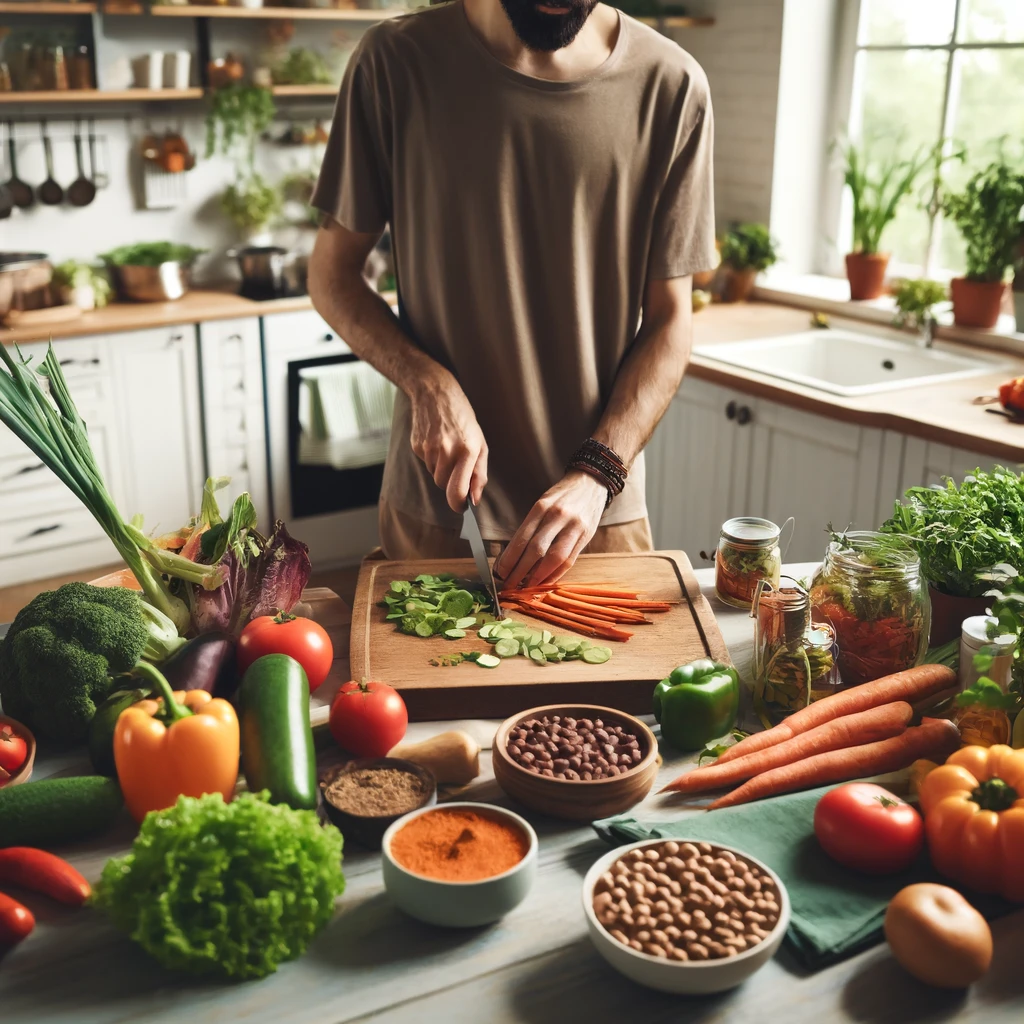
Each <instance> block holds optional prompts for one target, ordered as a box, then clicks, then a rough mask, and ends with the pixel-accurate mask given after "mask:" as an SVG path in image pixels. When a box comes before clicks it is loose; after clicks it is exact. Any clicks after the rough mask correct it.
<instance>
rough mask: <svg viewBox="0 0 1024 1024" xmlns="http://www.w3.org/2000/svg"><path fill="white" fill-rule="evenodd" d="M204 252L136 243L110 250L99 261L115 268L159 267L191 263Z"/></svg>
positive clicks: (171, 244) (172, 245)
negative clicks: (162, 264)
mask: <svg viewBox="0 0 1024 1024" xmlns="http://www.w3.org/2000/svg"><path fill="white" fill-rule="evenodd" d="M204 252H206V250H205V249H197V248H196V247H195V246H192V245H181V244H179V243H178V242H136V243H135V244H134V245H121V246H118V248H116V249H111V250H110V252H107V253H104V254H103V255H102V256H101V257H100V259H101V260H104V261H105V262H107V263H111V264H113V265H114V266H115V267H159V266H160V264H161V263H192V262H193V261H194V260H195V259H197V258H198V257H199V256H202V254H203V253H204Z"/></svg>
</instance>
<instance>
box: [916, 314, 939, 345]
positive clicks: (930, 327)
mask: <svg viewBox="0 0 1024 1024" xmlns="http://www.w3.org/2000/svg"><path fill="white" fill-rule="evenodd" d="M936 327H938V324H937V323H936V322H935V317H933V316H932V315H931V314H930V313H926V314H925V315H924V316H923V317H922V318H921V321H920V332H919V334H918V336H917V343H918V345H920V347H921V348H931V347H932V344H933V343H934V341H935V329H936Z"/></svg>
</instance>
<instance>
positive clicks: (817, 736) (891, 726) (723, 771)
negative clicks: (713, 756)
mask: <svg viewBox="0 0 1024 1024" xmlns="http://www.w3.org/2000/svg"><path fill="white" fill-rule="evenodd" d="M913 717H914V709H913V708H912V707H911V706H910V705H909V704H908V703H907V702H906V701H903V700H899V701H894V702H893V703H892V704H883V705H881V706H880V707H877V708H869V709H868V710H867V711H858V712H857V713H856V714H853V715H845V716H844V717H843V718H837V719H835V720H834V721H831V722H826V723H825V724H824V725H819V726H818V727H817V728H815V729H810V730H809V731H808V732H804V733H800V734H799V735H798V736H794V737H793V738H792V739H791V740H785V741H784V742H783V743H776V744H775V746H774V747H768V748H767V749H766V750H758V751H756V752H755V753H753V754H747V755H746V756H745V757H737V758H735V759H734V760H732V761H730V762H729V763H728V764H722V763H721V761H719V762H718V763H717V764H709V765H705V766H704V767H703V768H696V769H694V770H693V771H692V772H687V773H686V774H685V775H680V776H679V778H678V779H676V780H675V781H674V782H670V783H669V784H668V785H667V786H666V787H665V789H663V790H662V792H663V793H664V792H666V791H672V792H674V793H703V792H705V791H706V790H709V789H720V788H721V787H723V786H734V785H736V784H737V783H740V782H746V780H747V779H752V778H753V777H754V776H755V775H760V774H761V773H762V772H767V771H770V770H771V769H773V768H781V767H783V766H784V765H787V764H794V763H795V762H796V761H802V760H803V759H804V758H808V757H813V756H814V755H816V754H824V753H827V752H828V751H830V750H843V749H845V748H847V747H856V746H860V745H861V744H863V743H874V742H875V741H877V740H887V739H889V738H891V737H893V736H899V735H900V733H902V732H903V731H904V730H905V729H906V728H907V726H908V725H909V724H910V720H911V719H912V718H913Z"/></svg>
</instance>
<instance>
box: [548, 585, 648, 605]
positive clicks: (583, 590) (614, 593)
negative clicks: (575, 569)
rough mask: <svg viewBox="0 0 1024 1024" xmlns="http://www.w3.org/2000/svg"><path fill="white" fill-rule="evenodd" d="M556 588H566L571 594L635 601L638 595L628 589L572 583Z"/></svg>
mask: <svg viewBox="0 0 1024 1024" xmlns="http://www.w3.org/2000/svg"><path fill="white" fill-rule="evenodd" d="M558 589H559V590H568V591H569V592H570V593H573V594H585V595H586V596H588V597H624V598H626V599H627V600H630V601H635V600H636V599H637V597H638V596H639V595H637V594H634V593H632V592H631V591H629V590H610V589H609V588H608V587H593V586H583V585H581V584H572V583H564V584H560V585H559V587H558Z"/></svg>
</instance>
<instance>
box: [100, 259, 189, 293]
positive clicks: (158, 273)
mask: <svg viewBox="0 0 1024 1024" xmlns="http://www.w3.org/2000/svg"><path fill="white" fill-rule="evenodd" d="M110 270H111V271H112V272H113V275H114V282H115V284H116V285H117V290H118V292H119V294H120V295H121V297H122V298H124V299H133V300H134V301H136V302H173V301H175V300H176V299H180V298H181V297H182V296H183V295H184V294H185V293H186V292H187V291H188V289H189V285H190V284H191V280H192V268H191V266H189V265H188V264H186V263H179V262H178V261H177V260H171V261H169V262H167V263H159V264H157V265H156V266H153V267H146V266H132V265H130V264H110Z"/></svg>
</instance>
